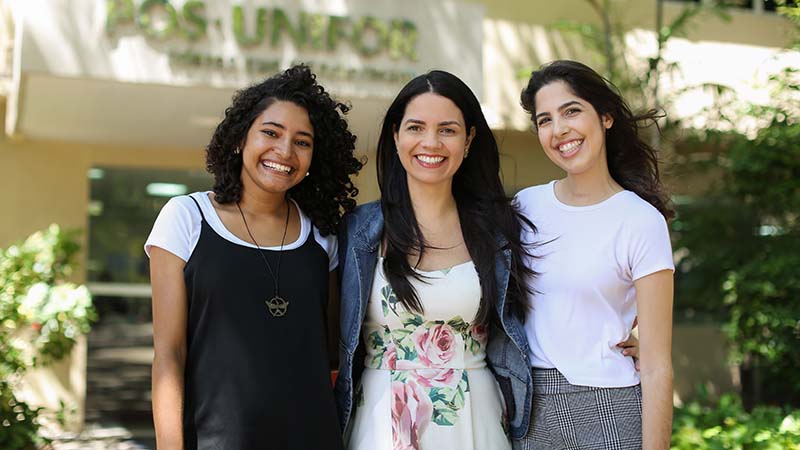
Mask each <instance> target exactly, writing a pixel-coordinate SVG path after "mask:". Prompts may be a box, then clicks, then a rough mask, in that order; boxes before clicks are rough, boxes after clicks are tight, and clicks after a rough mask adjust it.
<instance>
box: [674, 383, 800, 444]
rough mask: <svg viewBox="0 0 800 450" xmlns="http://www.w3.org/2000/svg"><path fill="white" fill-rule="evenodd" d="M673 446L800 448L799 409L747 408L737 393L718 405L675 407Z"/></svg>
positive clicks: (723, 397)
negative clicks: (746, 409)
mask: <svg viewBox="0 0 800 450" xmlns="http://www.w3.org/2000/svg"><path fill="white" fill-rule="evenodd" d="M671 448H672V449H673V450H722V449H726V450H727V449H730V450H744V449H747V450H800V410H793V411H792V410H787V409H782V408H778V407H768V406H759V407H757V408H755V409H753V411H752V412H749V413H748V412H746V411H745V410H744V408H743V406H742V401H741V399H740V398H739V397H738V396H737V395H733V394H726V395H723V396H722V397H721V398H720V400H719V402H718V403H717V404H715V405H708V404H707V403H704V402H703V401H699V402H692V403H690V404H687V405H685V406H683V407H681V408H676V409H675V420H674V422H673V432H672V446H671Z"/></svg>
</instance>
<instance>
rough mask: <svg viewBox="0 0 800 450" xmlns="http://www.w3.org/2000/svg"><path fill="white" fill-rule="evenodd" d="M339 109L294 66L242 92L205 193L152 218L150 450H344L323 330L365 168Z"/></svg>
mask: <svg viewBox="0 0 800 450" xmlns="http://www.w3.org/2000/svg"><path fill="white" fill-rule="evenodd" d="M348 110H349V108H348V107H347V106H346V105H344V104H342V103H339V102H337V101H336V100H334V99H332V98H331V97H330V95H329V94H328V93H327V92H326V91H325V90H324V89H323V87H322V86H320V85H319V84H317V82H316V77H315V75H314V74H313V73H311V71H310V70H309V68H308V67H306V66H303V65H300V66H295V67H291V68H290V69H288V70H286V71H284V72H283V73H281V74H278V75H276V76H273V77H272V78H269V79H267V80H265V81H263V82H261V83H259V84H256V85H253V86H250V87H248V88H245V89H242V90H240V91H239V92H237V93H236V95H234V97H233V103H232V104H231V106H230V107H228V108H227V109H226V110H225V117H224V119H223V120H222V122H221V123H220V124H219V125H218V126H217V128H216V131H215V132H214V135H213V137H212V138H211V142H210V143H209V145H208V147H207V149H206V163H207V169H208V171H209V172H210V173H212V174H213V175H214V187H213V190H212V191H209V192H195V193H193V194H190V195H187V196H181V197H176V198H173V199H171V200H170V201H169V202H168V203H167V204H166V205H165V206H164V208H163V209H162V211H161V213H160V214H159V216H158V218H157V219H156V222H155V224H154V225H153V230H152V232H151V234H150V236H149V238H148V239H147V242H146V244H145V251H146V252H147V253H148V255H149V257H150V273H151V282H152V290H153V328H154V347H155V357H154V359H153V418H154V422H155V427H156V442H157V445H158V448H159V449H184V448H185V449H228V450H230V449H242V450H245V449H248V450H249V449H266V448H269V449H310V448H326V449H336V448H341V442H342V440H341V434H340V432H339V429H338V427H337V420H336V408H335V404H334V397H333V392H332V390H331V388H330V378H329V366H328V362H329V358H328V350H327V348H326V340H327V336H326V330H327V329H328V327H327V322H326V320H327V317H328V314H327V311H328V308H329V303H335V302H333V301H331V302H329V298H328V295H329V283H330V280H331V279H332V278H333V277H331V276H330V275H329V272H331V271H333V270H334V269H335V267H336V265H337V261H338V260H337V242H336V239H335V237H333V236H332V233H333V232H335V230H336V229H337V227H338V225H339V222H340V221H341V218H342V215H343V214H344V213H346V212H348V211H350V210H352V209H353V208H354V207H355V199H354V197H355V196H356V194H357V192H358V191H357V189H356V188H355V187H354V185H353V183H352V182H351V180H350V176H351V175H353V174H355V173H357V172H358V170H359V169H360V168H361V163H360V162H359V161H358V160H357V159H356V158H355V157H354V156H353V151H354V148H355V136H354V135H353V134H352V133H350V131H349V130H348V126H347V122H346V121H345V119H344V118H343V115H344V114H346V113H347V112H348ZM334 342H335V341H334Z"/></svg>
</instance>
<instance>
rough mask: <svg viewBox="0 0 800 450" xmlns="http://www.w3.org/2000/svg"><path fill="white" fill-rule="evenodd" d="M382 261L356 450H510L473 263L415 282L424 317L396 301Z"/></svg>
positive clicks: (358, 402) (356, 421) (369, 326)
mask: <svg viewBox="0 0 800 450" xmlns="http://www.w3.org/2000/svg"><path fill="white" fill-rule="evenodd" d="M382 262H383V261H382V259H379V260H378V267H377V268H376V270H375V279H374V281H373V285H372V293H371V295H370V300H369V305H368V308H367V315H366V318H365V320H364V325H363V329H362V338H363V339H364V340H365V344H366V348H367V356H366V361H365V366H366V368H365V369H364V374H363V376H362V378H361V383H360V385H359V386H357V387H356V391H355V406H356V411H355V416H354V418H353V421H352V423H351V424H352V427H351V428H350V430H349V433H348V437H347V442H348V444H347V447H348V449H350V450H505V449H510V448H511V444H510V443H509V440H508V437H507V435H506V431H505V429H506V427H505V409H504V406H503V402H502V400H501V398H502V397H501V393H500V389H499V387H498V386H497V382H496V381H495V378H494V376H493V375H492V373H491V372H490V370H489V369H488V368H487V367H486V359H485V355H486V354H485V351H486V341H487V334H486V329H485V328H484V327H483V326H480V325H478V324H475V323H472V321H473V319H474V317H475V315H476V314H477V312H478V307H479V305H480V298H481V287H480V283H479V280H478V274H477V272H476V271H475V267H474V265H473V264H472V262H471V261H469V262H466V263H463V264H459V265H457V266H454V267H452V268H449V269H445V270H440V271H433V272H427V271H420V273H421V274H422V275H423V276H424V277H425V278H424V280H425V281H424V282H423V281H418V280H413V279H412V280H411V284H412V285H413V286H414V288H415V289H416V291H417V294H418V296H419V299H420V302H421V303H422V305H423V307H424V311H425V312H424V315H420V314H417V313H412V312H408V311H406V310H405V309H404V308H403V305H402V304H401V303H399V302H398V301H397V297H396V296H395V294H394V292H393V291H392V288H391V286H390V285H389V283H388V282H387V281H386V279H385V277H384V275H383V271H382V270H381V268H382V266H383V264H382Z"/></svg>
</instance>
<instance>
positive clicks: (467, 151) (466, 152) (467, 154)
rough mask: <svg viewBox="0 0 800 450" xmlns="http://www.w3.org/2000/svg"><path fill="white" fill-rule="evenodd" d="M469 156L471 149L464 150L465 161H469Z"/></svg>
mask: <svg viewBox="0 0 800 450" xmlns="http://www.w3.org/2000/svg"><path fill="white" fill-rule="evenodd" d="M467 156H469V147H467V148H465V149H464V159H467Z"/></svg>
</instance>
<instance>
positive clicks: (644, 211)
mask: <svg viewBox="0 0 800 450" xmlns="http://www.w3.org/2000/svg"><path fill="white" fill-rule="evenodd" d="M622 194H623V195H619V196H618V197H619V203H617V209H618V210H619V211H620V212H621V214H620V217H624V218H625V222H626V223H627V224H629V225H631V226H633V227H635V228H648V227H657V228H662V227H666V226H667V220H666V219H665V218H664V215H663V214H661V212H660V211H659V210H658V209H656V207H655V206H653V205H651V204H650V203H649V202H648V201H647V200H645V199H643V198H641V197H639V196H638V195H637V194H636V193H635V192H632V191H623V192H622Z"/></svg>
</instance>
